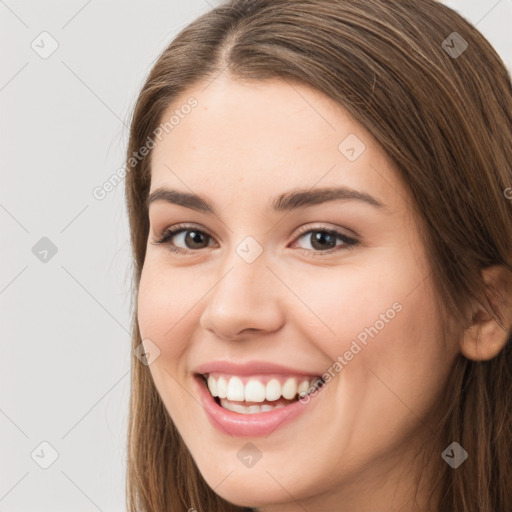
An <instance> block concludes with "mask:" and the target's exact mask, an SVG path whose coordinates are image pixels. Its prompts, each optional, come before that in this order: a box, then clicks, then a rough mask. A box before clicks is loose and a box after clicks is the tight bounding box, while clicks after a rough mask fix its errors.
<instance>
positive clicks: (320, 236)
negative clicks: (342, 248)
mask: <svg viewBox="0 0 512 512" xmlns="http://www.w3.org/2000/svg"><path fill="white" fill-rule="evenodd" d="M313 239H314V242H319V243H320V247H319V248H320V249H322V248H324V249H325V247H326V239H329V240H330V242H331V243H327V246H328V247H334V246H335V245H336V238H335V237H334V236H333V235H332V234H330V233H327V234H326V233H325V231H317V232H316V235H314V237H313ZM312 245H313V247H314V246H315V244H314V243H313V244H312Z"/></svg>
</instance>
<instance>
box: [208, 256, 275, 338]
mask: <svg viewBox="0 0 512 512" xmlns="http://www.w3.org/2000/svg"><path fill="white" fill-rule="evenodd" d="M279 284H281V286H282V283H280V282H279V280H278V279H277V278H276V277H275V274H274V273H273V272H272V271H270V270H269V268H267V264H266V260H265V258H264V256H263V255H261V256H260V257H259V258H258V259H257V260H256V261H253V262H252V263H247V262H246V261H244V260H243V259H242V258H241V257H240V256H238V254H234V256H233V257H232V258H230V259H229V261H228V262H226V265H223V267H222V271H221V273H220V274H219V277H218V278H217V280H216V281H215V284H214V285H213V287H212V288H211V290H210V292H209V293H208V294H207V296H206V298H207V303H206V306H205V309H204V310H203V313H202V315H201V319H200V322H199V323H200V325H201V327H202V328H203V329H205V330H208V331H210V332H213V333H214V334H215V335H216V336H217V337H219V338H222V339H226V340H235V339H241V338H243V337H245V336H247V335H254V333H255V332H257V331H261V333H266V332H273V331H276V330H278V329H279V328H280V327H281V326H282V322H283V318H284V314H283V311H282V304H281V302H280V299H279V297H280V293H283V290H281V291H280V287H279Z"/></svg>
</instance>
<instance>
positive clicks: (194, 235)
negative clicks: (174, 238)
mask: <svg viewBox="0 0 512 512" xmlns="http://www.w3.org/2000/svg"><path fill="white" fill-rule="evenodd" d="M201 238H202V235H201V233H198V232H196V231H189V235H188V236H187V242H188V240H192V243H193V244H201Z"/></svg>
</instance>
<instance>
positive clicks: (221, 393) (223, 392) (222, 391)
mask: <svg viewBox="0 0 512 512" xmlns="http://www.w3.org/2000/svg"><path fill="white" fill-rule="evenodd" d="M210 392H211V390H210ZM227 394H228V382H227V380H226V379H225V378H224V377H219V378H218V379H217V396H218V397H219V398H226V396H227Z"/></svg>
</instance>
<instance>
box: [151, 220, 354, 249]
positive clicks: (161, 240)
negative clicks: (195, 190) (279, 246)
mask: <svg viewBox="0 0 512 512" xmlns="http://www.w3.org/2000/svg"><path fill="white" fill-rule="evenodd" d="M192 230H194V231H195V232H197V233H200V234H202V235H206V236H208V237H209V238H210V239H211V238H213V237H212V236H211V235H210V234H209V233H208V232H207V231H204V230H200V229H197V228H196V227H195V226H191V225H189V224H178V225H176V226H175V227H174V229H170V228H167V229H165V230H164V231H163V232H161V233H160V234H158V235H156V236H155V237H154V238H153V242H152V243H153V244H154V245H167V246H168V250H169V251H170V252H172V253H177V254H182V255H186V254H189V253H193V252H197V251H199V250H200V249H195V250H194V249H188V250H186V249H181V248H178V247H175V246H173V245H171V244H170V240H171V239H172V238H173V237H174V236H175V235H177V234H178V233H181V232H183V231H192ZM314 231H318V232H323V233H327V234H330V235H335V236H336V238H337V239H341V240H342V241H343V243H344V244H345V245H343V246H341V247H334V248H332V249H328V250H326V251H318V250H311V249H302V250H303V251H304V252H305V253H306V254H308V255H311V256H323V255H324V254H332V253H334V252H338V251H350V250H351V249H354V248H355V247H356V246H357V245H359V242H358V241H357V240H354V239H353V238H350V237H348V236H346V235H344V234H343V233H340V232H339V231H337V230H335V229H327V228H322V227H312V228H311V227H309V228H304V229H303V230H300V232H299V233H298V234H297V236H296V238H295V239H294V240H296V239H298V238H300V237H301V236H302V235H305V234H307V233H309V232H314Z"/></svg>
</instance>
